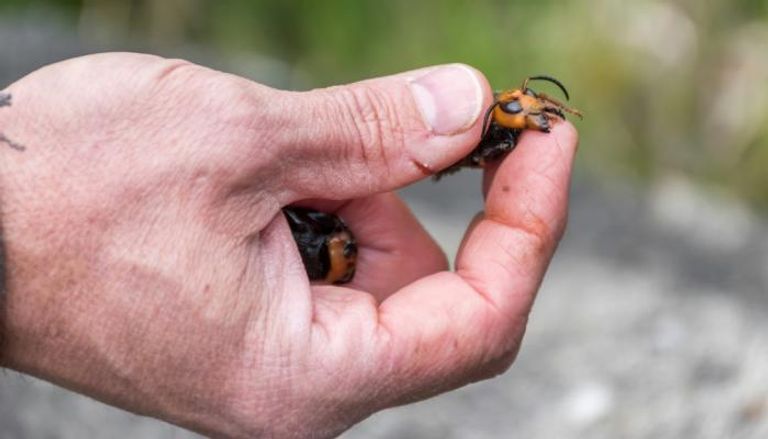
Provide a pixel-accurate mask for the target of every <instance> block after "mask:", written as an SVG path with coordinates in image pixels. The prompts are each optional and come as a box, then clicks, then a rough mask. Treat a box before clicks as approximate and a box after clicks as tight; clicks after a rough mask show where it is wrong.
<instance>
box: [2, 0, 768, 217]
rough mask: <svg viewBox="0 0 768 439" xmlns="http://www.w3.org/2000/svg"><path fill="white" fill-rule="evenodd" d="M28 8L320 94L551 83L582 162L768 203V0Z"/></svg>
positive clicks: (365, 0) (201, 0) (71, 0)
mask: <svg viewBox="0 0 768 439" xmlns="http://www.w3.org/2000/svg"><path fill="white" fill-rule="evenodd" d="M30 4H34V5H37V6H40V5H47V6H51V7H57V8H60V9H61V10H65V11H68V13H67V16H69V17H73V18H74V21H76V20H77V17H79V16H80V13H81V12H80V11H81V8H86V9H88V10H96V11H101V12H100V13H98V14H96V16H98V17H101V18H102V19H103V20H106V21H107V22H108V23H113V25H112V26H111V27H110V26H109V25H107V27H110V28H112V29H117V30H118V31H121V32H123V33H124V36H128V37H134V38H141V39H142V40H143V41H144V42H147V43H148V44H150V45H154V46H156V47H158V48H165V47H167V46H169V45H174V44H179V43H190V42H191V43H196V44H200V45H204V46H208V47H211V48H213V49H215V50H216V51H218V52H221V53H224V54H231V55H233V56H236V55H238V54H242V53H244V52H245V53H260V54H266V55H269V56H272V57H274V58H277V59H280V60H283V61H285V62H287V63H288V64H289V65H291V66H293V67H294V68H295V69H296V70H298V71H302V72H305V73H306V74H307V76H308V77H310V78H312V79H311V82H310V83H308V84H305V86H311V87H317V86H324V85H330V84H337V83H344V82H349V81H354V80H358V79H362V78H365V77H371V76H377V75H383V74H388V73H393V72H398V71H402V70H407V69H412V68H417V67H421V66H425V65H430V64H437V63H446V62H464V63H468V64H471V65H473V66H475V67H477V68H478V69H480V70H481V71H483V72H484V73H485V74H486V75H487V76H488V78H489V80H490V81H491V83H492V84H494V86H496V87H497V88H508V87H514V86H516V85H518V84H519V82H520V80H521V79H522V78H523V77H525V76H527V75H531V74H538V73H546V74H550V75H553V76H555V77H557V78H560V79H561V80H562V81H563V82H564V83H565V84H566V85H567V86H568V87H569V88H570V89H571V92H572V95H573V101H572V104H573V105H574V106H575V107H577V108H579V109H581V110H583V111H584V113H585V115H586V117H585V119H584V121H580V122H576V123H577V125H578V127H579V129H580V131H581V133H582V148H581V151H580V156H581V157H580V165H581V166H585V167H588V168H590V169H591V170H592V172H609V173H619V174H623V175H633V176H636V177H638V178H654V177H655V176H658V175H663V174H666V173H676V174H685V175H689V176H690V177H691V178H695V179H699V180H701V181H707V182H714V183H717V184H720V185H721V186H723V187H726V188H729V189H730V190H732V191H733V192H735V193H738V194H740V195H742V196H745V197H747V198H749V199H751V200H753V201H754V202H755V203H757V204H759V205H766V206H768V172H765V169H768V129H766V128H765V127H768V0H712V1H707V2H702V1H700V0H666V1H663V0H632V1H617V0H582V1H571V2H568V1H555V0H549V1H536V2H532V1H525V0H478V1H472V2H470V1H462V0H426V1H419V2H414V1H409V0H388V1H376V0H325V1H317V0H220V1H205V0H130V1H126V0H79V1H78V0H36V1H32V2H30V1H28V0H0V11H5V12H7V11H10V10H22V9H23V8H27V7H29V5H30ZM118 4H119V5H121V6H120V7H115V5H118ZM126 5H127V6H126ZM119 14H123V15H124V14H128V15H129V16H130V17H131V19H130V20H126V18H125V17H122V16H117V15H119ZM126 23H127V24H126ZM541 87H546V86H545V85H541Z"/></svg>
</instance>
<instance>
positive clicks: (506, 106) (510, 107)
mask: <svg viewBox="0 0 768 439" xmlns="http://www.w3.org/2000/svg"><path fill="white" fill-rule="evenodd" d="M499 107H501V110H502V111H503V112H505V113H509V114H517V113H520V112H521V111H523V106H522V105H520V101H517V100H514V101H509V102H504V103H503V104H499Z"/></svg>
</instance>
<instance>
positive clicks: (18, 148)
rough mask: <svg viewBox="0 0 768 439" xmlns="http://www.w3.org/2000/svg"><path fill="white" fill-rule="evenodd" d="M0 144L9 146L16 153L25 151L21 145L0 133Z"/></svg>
mask: <svg viewBox="0 0 768 439" xmlns="http://www.w3.org/2000/svg"><path fill="white" fill-rule="evenodd" d="M0 143H5V144H6V145H8V146H10V147H11V148H13V149H15V150H16V151H24V150H26V149H27V147H26V146H24V145H22V144H21V143H16V142H14V141H13V140H11V139H9V138H7V137H5V134H3V133H0Z"/></svg>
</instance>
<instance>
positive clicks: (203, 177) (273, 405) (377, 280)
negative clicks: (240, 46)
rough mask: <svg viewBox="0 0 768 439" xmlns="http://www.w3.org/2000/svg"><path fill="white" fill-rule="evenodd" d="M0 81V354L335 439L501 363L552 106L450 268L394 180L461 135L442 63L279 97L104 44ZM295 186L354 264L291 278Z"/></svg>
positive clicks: (172, 417) (253, 422)
mask: <svg viewBox="0 0 768 439" xmlns="http://www.w3.org/2000/svg"><path fill="white" fill-rule="evenodd" d="M417 86H418V87H420V88H418V87H417ZM428 88H435V89H438V90H440V92H441V94H440V95H438V96H437V97H436V98H435V100H434V101H432V102H431V107H429V108H428V110H429V111H424V107H421V106H418V102H421V101H419V99H418V98H419V96H422V97H423V96H424V93H426V92H425V90H427V89H428ZM414 90H415V91H414ZM4 91H5V92H7V93H10V94H12V95H13V101H12V105H11V106H10V107H3V108H0V133H3V134H4V135H6V136H7V137H8V138H12V139H14V141H16V142H19V143H20V144H23V145H24V146H25V147H26V149H25V150H24V151H19V150H17V149H13V148H10V147H7V145H4V144H2V143H0V188H2V191H0V201H2V226H3V227H2V228H3V234H4V238H5V244H6V252H7V269H8V273H7V274H8V276H7V278H8V289H7V292H6V308H5V310H4V317H5V324H6V328H7V334H8V341H7V344H6V346H5V351H4V354H5V356H4V359H3V365H4V366H7V367H10V368H12V369H15V370H18V371H21V372H24V373H28V374H31V375H34V376H38V377H42V378H44V379H47V380H49V381H53V382H55V383H58V384H60V385H62V386H65V387H67V388H70V389H74V390H76V391H78V392H81V393H84V394H87V395H89V396H92V397H94V398H97V399H99V400H101V401H105V402H107V403H110V404H113V405H116V406H119V407H122V408H125V409H128V410H131V411H133V412H136V413H140V414H144V415H149V416H153V417H157V418H160V419H164V420H166V421H168V422H172V423H174V424H177V425H181V426H183V427H186V428H189V429H192V430H195V431H198V432H201V433H203V434H205V435H209V436H213V437H228V438H230V437H231V438H251V437H265V438H266V437H279V438H305V437H333V436H335V435H337V434H339V433H340V432H342V431H343V430H345V429H346V428H349V427H350V426H351V425H353V424H354V423H356V422H359V421H360V420H362V419H365V418H366V417H367V416H370V415H371V414H373V413H375V412H377V411H379V410H382V409H384V408H386V407H391V406H394V405H398V404H403V403H407V402H412V401H416V400H419V399H423V398H427V397H429V396H432V395H435V394H438V393H440V392H444V391H447V390H450V389H454V388H457V387H459V386H462V385H465V384H467V383H470V382H473V381H476V380H479V379H483V378H489V377H491V376H494V375H496V374H498V373H501V372H503V371H504V370H506V369H507V368H508V367H509V366H510V364H511V363H512V361H513V359H514V358H515V355H516V353H517V351H518V348H519V346H520V340H521V338H522V336H523V333H524V330H525V326H526V322H527V320H528V313H529V311H530V309H531V306H532V303H533V299H534V297H535V295H536V292H537V290H538V288H539V285H540V284H541V282H542V279H543V276H544V272H545V270H546V268H547V266H548V264H549V262H550V259H551V257H552V255H553V252H554V250H555V248H556V246H557V243H558V241H559V239H560V237H561V236H562V233H563V230H564V227H565V219H566V212H567V201H568V187H569V181H570V174H571V166H572V161H573V157H574V154H575V151H576V143H577V135H576V132H575V130H574V128H573V127H572V126H571V125H570V124H569V123H568V122H562V123H557V124H555V125H554V126H553V127H552V130H551V133H549V134H545V133H540V132H536V131H526V132H525V133H524V134H523V135H522V137H521V139H520V142H519V144H518V147H517V149H516V150H515V151H514V152H513V154H511V155H510V156H509V158H508V159H506V160H503V161H502V162H500V163H498V164H495V165H492V166H489V167H488V168H487V169H486V173H485V179H484V190H483V193H484V194H485V200H486V201H485V208H484V211H483V212H482V213H481V214H479V215H478V216H477V217H476V219H475V220H474V221H473V223H472V224H471V225H470V226H469V229H468V230H467V232H466V235H465V236H464V240H463V243H462V245H461V249H460V251H459V253H458V255H456V259H455V270H449V267H448V262H447V258H446V256H445V255H444V254H443V252H442V251H441V249H440V247H439V246H438V245H437V244H436V243H435V241H434V240H433V239H432V238H431V237H430V236H429V234H428V233H427V231H426V230H424V228H423V227H422V226H421V225H420V224H419V222H418V221H417V220H416V218H415V217H414V215H413V214H412V212H411V211H410V209H409V208H408V207H407V206H406V205H405V203H403V201H402V200H401V199H400V197H399V196H398V195H397V193H396V192H395V191H396V190H397V189H399V188H402V187H404V186H406V185H408V184H411V183H414V182H416V181H418V180H420V179H423V178H425V175H424V172H423V171H422V170H421V169H419V168H418V167H417V166H414V162H416V161H418V162H421V163H429V164H430V166H432V167H434V169H443V168H445V167H448V166H449V165H450V164H451V163H454V162H455V161H457V160H459V159H460V158H461V157H464V156H466V155H467V154H468V153H469V152H470V151H471V150H472V148H474V147H475V146H476V144H477V139H478V138H479V137H480V136H481V135H482V122H483V121H482V119H483V110H484V109H486V108H488V106H490V105H491V104H492V102H493V97H492V93H491V90H490V87H489V86H488V83H487V82H486V80H485V78H484V77H483V76H482V75H481V74H480V73H479V72H477V71H476V70H474V69H471V68H470V67H467V66H463V65H450V66H442V67H440V68H437V67H432V68H428V69H423V70H417V71H412V72H405V73H402V74H397V75H393V76H388V77H383V78H376V79H371V80H367V81H363V82H359V83H355V84H350V85H344V86H338V87H332V88H328V89H320V90H313V91H309V92H301V93H298V92H285V91H280V90H275V89H271V88H269V87H265V86H263V85H260V84H256V83H253V82H251V81H248V80H245V79H243V78H238V77H235V76H232V75H227V74H223V73H220V72H216V71H212V70H209V69H206V68H203V67H200V66H196V65H193V64H190V63H187V62H183V61H179V60H166V59H162V58H158V57H153V56H147V55H137V54H102V55H94V56H89V57H84V58H77V59H73V60H69V61H66V62H63V63H60V64H56V65H52V66H48V67H45V68H43V69H41V70H39V71H37V72H35V73H32V74H30V75H29V76H27V77H25V78H23V79H21V80H19V81H17V82H16V83H14V84H12V85H11V86H10V87H8V88H7V89H6V90H4ZM442 99H444V100H442ZM457 102H461V103H464V102H469V103H471V105H466V106H464V107H461V106H458V105H457V104H456V103H457ZM395 110H396V111H395ZM432 110H435V111H432ZM430 111H431V112H430ZM452 111H454V112H456V111H458V112H459V113H456V114H458V115H460V116H461V117H462V118H463V117H464V116H463V115H465V114H466V115H467V117H471V119H468V121H467V123H460V124H454V125H451V124H448V123H446V122H445V121H446V120H449V119H451V118H449V117H448V116H446V115H450V114H453V113H451V112H452ZM456 114H454V115H456ZM308 120H311V121H312V123H308ZM451 120H453V119H451ZM461 120H464V119H461ZM446 126H448V127H451V128H450V129H447V128H445V127H446ZM478 192H479V189H478ZM446 196H450V194H446ZM297 204H300V205H304V206H307V207H312V208H315V209H318V210H322V211H325V212H331V213H336V214H338V215H339V216H340V217H342V218H343V219H344V221H345V222H346V223H347V225H348V226H349V228H350V230H353V231H354V234H355V238H356V240H357V243H358V249H359V253H358V258H357V273H356V275H355V278H354V280H353V281H352V282H351V283H349V284H346V285H345V286H343V287H341V286H335V285H314V284H312V283H310V282H309V279H308V278H307V275H306V272H305V269H304V267H303V265H302V261H301V258H300V256H299V254H298V253H297V250H296V245H295V243H294V241H293V238H292V234H291V232H290V230H289V227H288V224H287V222H286V220H285V218H284V216H283V214H282V213H281V209H282V208H283V207H285V206H288V205H297Z"/></svg>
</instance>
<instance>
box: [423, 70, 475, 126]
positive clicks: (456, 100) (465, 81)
mask: <svg viewBox="0 0 768 439" xmlns="http://www.w3.org/2000/svg"><path fill="white" fill-rule="evenodd" d="M410 86H411V92H412V93H413V98H414V99H415V101H416V105H418V107H419V110H420V111H421V115H422V117H423V118H424V122H426V124H427V126H429V127H430V128H431V129H432V132H434V133H435V134H439V135H449V134H456V133H460V132H462V131H465V130H467V129H468V128H469V127H471V126H472V125H473V124H474V123H475V122H476V121H477V118H478V117H480V112H481V108H480V107H481V105H482V103H483V89H482V85H481V84H480V79H479V78H478V77H477V75H476V74H475V73H474V72H473V71H472V69H470V68H469V67H467V66H465V65H462V64H451V65H448V66H445V67H439V68H437V69H435V70H432V71H430V72H429V73H427V74H425V75H424V76H421V77H419V78H416V79H414V80H412V81H411V83H410Z"/></svg>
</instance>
